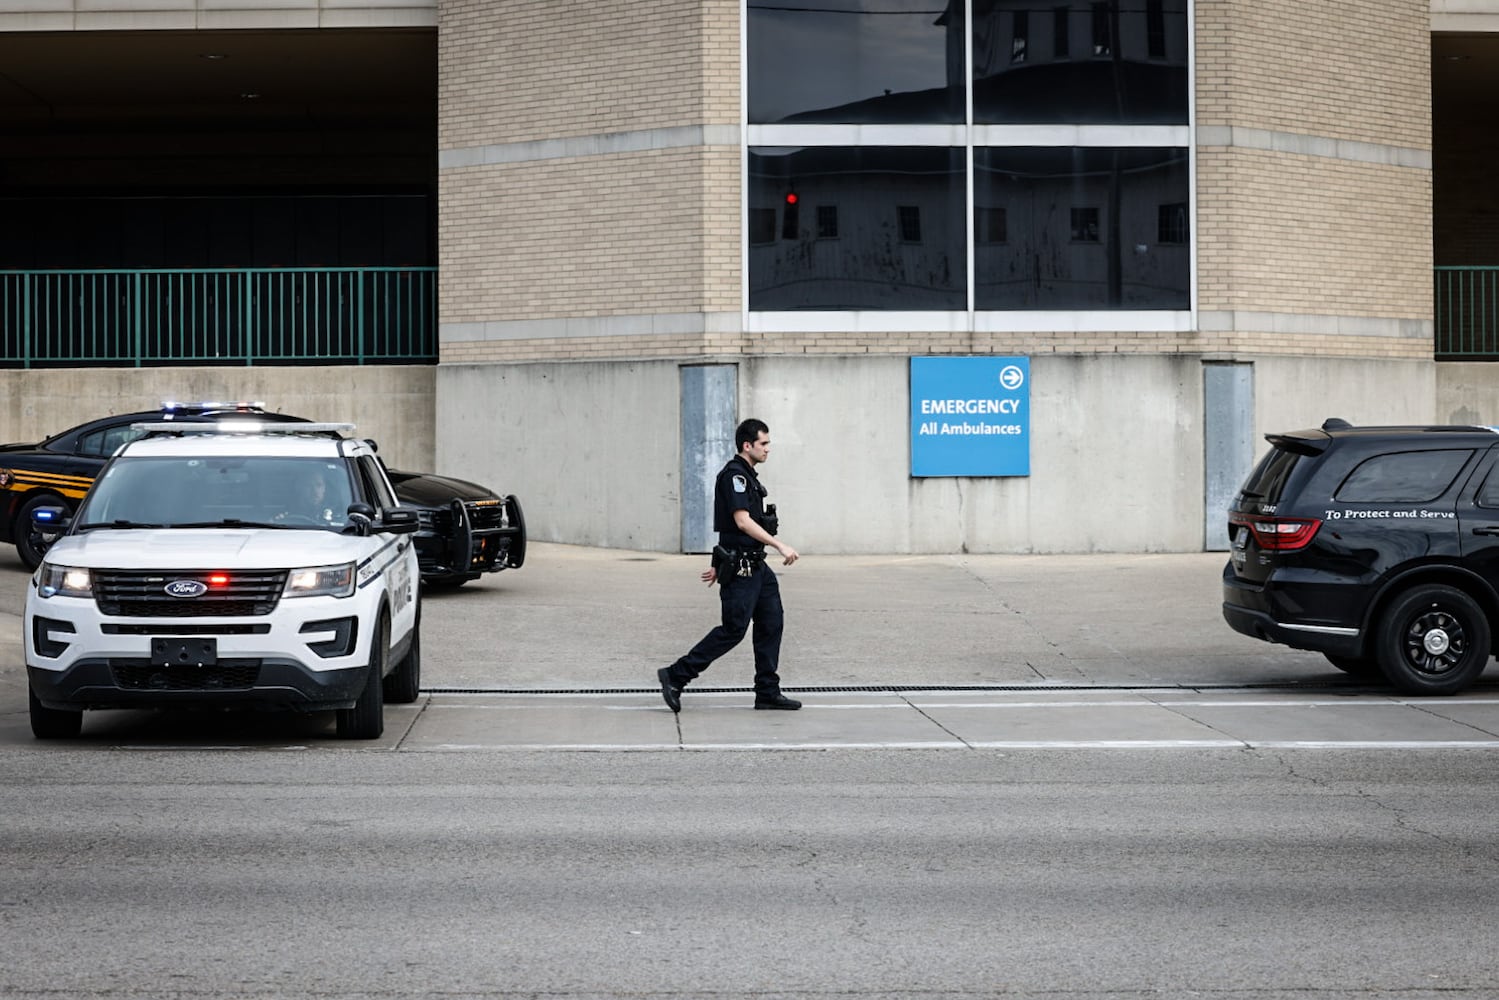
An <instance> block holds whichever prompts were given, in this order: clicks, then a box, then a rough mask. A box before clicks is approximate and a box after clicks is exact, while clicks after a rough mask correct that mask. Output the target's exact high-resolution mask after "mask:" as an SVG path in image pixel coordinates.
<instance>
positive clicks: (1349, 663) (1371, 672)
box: [1322, 653, 1384, 677]
mask: <svg viewBox="0 0 1499 1000" xmlns="http://www.w3.org/2000/svg"><path fill="white" fill-rule="evenodd" d="M1322 655H1323V656H1325V657H1327V662H1328V663H1331V664H1332V665H1333V666H1335V667H1337V668H1338V669H1339V670H1341V671H1343V673H1345V674H1348V675H1349V676H1351V677H1380V676H1383V674H1384V671H1382V670H1380V669H1379V664H1378V663H1375V662H1374V661H1373V660H1368V659H1365V658H1364V657H1362V656H1335V655H1333V654H1332V653H1323V654H1322Z"/></svg>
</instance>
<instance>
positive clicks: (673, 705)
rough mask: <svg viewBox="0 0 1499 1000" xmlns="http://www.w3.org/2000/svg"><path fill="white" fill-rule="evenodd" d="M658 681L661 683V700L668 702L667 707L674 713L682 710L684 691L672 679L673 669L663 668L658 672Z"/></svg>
mask: <svg viewBox="0 0 1499 1000" xmlns="http://www.w3.org/2000/svg"><path fill="white" fill-rule="evenodd" d="M656 679H657V680H659V681H660V682H661V700H662V701H664V702H666V707H667V708H669V709H671V710H672V711H673V712H680V711H681V710H682V689H681V688H680V687H679V686H678V685H677V682H676V681H674V680H672V679H671V667H662V668H661V669H660V670H658V671H656Z"/></svg>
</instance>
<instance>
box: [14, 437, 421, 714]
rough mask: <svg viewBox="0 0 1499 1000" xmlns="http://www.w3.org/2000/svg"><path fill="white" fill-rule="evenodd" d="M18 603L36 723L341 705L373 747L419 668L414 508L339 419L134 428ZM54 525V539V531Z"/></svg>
mask: <svg viewBox="0 0 1499 1000" xmlns="http://www.w3.org/2000/svg"><path fill="white" fill-rule="evenodd" d="M140 427H141V429H144V430H146V431H147V432H148V433H147V435H146V436H145V437H142V438H140V439H138V440H135V441H132V442H130V443H129V444H126V445H124V446H123V447H122V448H121V449H120V450H119V451H118V452H116V453H115V455H114V457H113V458H112V459H111V460H110V462H109V464H108V465H106V466H105V467H104V469H103V471H102V472H101V473H100V475H99V477H98V479H97V480H96V481H95V483H94V485H93V487H92V488H91V489H90V491H89V493H88V496H87V497H86V498H85V499H84V501H83V504H82V506H81V507H80V508H79V509H78V511H77V513H76V514H75V515H74V516H73V517H72V518H66V511H65V510H64V509H63V508H60V507H57V508H43V509H42V510H39V511H37V512H36V513H35V514H34V515H33V516H34V517H35V518H37V519H38V520H39V521H42V522H46V521H47V520H48V519H52V520H53V521H61V523H62V530H63V531H64V532H65V534H63V536H62V537H61V538H59V539H58V541H57V542H56V544H55V545H53V546H52V548H50V549H49V550H48V551H47V553H46V557H45V560H44V561H43V562H42V564H41V566H40V567H38V569H37V571H36V575H35V576H34V577H33V578H32V582H31V587H30V589H29V590H28V592H27V595H26V613H25V623H24V630H25V644H26V672H27V675H28V679H29V681H30V694H31V728H32V732H33V733H35V734H36V736H37V737H38V738H40V739H55V738H65V737H71V736H76V735H78V734H79V732H80V730H81V726H82V720H83V711H84V710H85V709H102V708H146V707H152V708H161V707H177V706H181V707H197V708H241V707H246V708H269V709H292V710H298V711H317V710H327V709H332V710H335V712H336V719H337V731H338V735H339V736H340V737H343V738H346V739H374V738H376V737H378V736H379V735H380V734H381V733H382V732H383V731H384V728H385V721H384V703H385V702H386V701H391V702H411V701H415V700H416V698H417V696H418V685H419V683H420V674H421V641H420V618H421V613H420V606H419V603H418V602H419V598H418V585H419V582H420V577H419V574H418V568H417V558H416V548H415V546H414V545H413V544H412V537H411V535H412V533H413V532H415V531H416V530H417V516H416V512H415V511H414V510H412V509H411V508H407V507H401V506H399V505H398V504H397V502H396V497H395V491H394V490H393V489H392V488H391V484H390V481H389V480H388V479H387V477H386V475H385V470H384V468H383V467H382V466H381V464H380V463H379V462H378V461H376V459H375V453H374V448H373V446H372V444H371V443H370V442H367V441H361V440H355V439H352V438H347V437H344V436H343V435H344V434H345V433H346V432H348V431H351V430H352V429H353V428H352V425H350V424H307V423H300V424H296V423H282V424H276V423H261V422H257V421H245V422H231V421H221V422H219V423H217V424H192V425H185V424H180V423H171V424H142V425H140ZM52 530H57V529H56V527H55V526H54V528H53V529H52Z"/></svg>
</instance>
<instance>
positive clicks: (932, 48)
mask: <svg viewBox="0 0 1499 1000" xmlns="http://www.w3.org/2000/svg"><path fill="white" fill-rule="evenodd" d="M746 14H747V16H746V30H747V32H748V45H747V51H748V106H749V120H750V122H751V123H753V124H769V123H779V122H785V123H792V122H821V123H839V124H846V123H853V124H876V123H883V124H888V123H905V124H913V123H914V124H932V123H953V122H961V121H963V82H964V80H963V77H964V72H965V70H964V60H963V46H964V40H965V37H964V33H963V3H962V0H749V2H748V4H747V5H746Z"/></svg>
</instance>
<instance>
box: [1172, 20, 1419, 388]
mask: <svg viewBox="0 0 1499 1000" xmlns="http://www.w3.org/2000/svg"><path fill="white" fill-rule="evenodd" d="M1430 16H1431V11H1430V5H1429V2H1427V0H1198V3H1197V6H1196V30H1197V125H1198V130H1199V136H1200V143H1199V148H1198V158H1197V199H1198V200H1197V205H1198V217H1197V246H1198V279H1199V280H1198V298H1199V307H1200V309H1201V310H1203V311H1204V312H1209V311H1236V312H1247V313H1276V314H1291V315H1300V316H1303V317H1308V316H1309V317H1324V316H1335V317H1344V318H1348V319H1354V320H1356V319H1358V318H1383V319H1388V320H1393V321H1408V322H1414V323H1420V322H1423V321H1426V322H1429V321H1430V319H1431V315H1432V302H1431V287H1432V278H1431V266H1432V249H1431V247H1432V237H1431V231H1432V222H1431V218H1432V195H1431V169H1430V159H1429V151H1430V149H1431V92H1430V48H1431V43H1430ZM1229 129H1232V130H1233V131H1232V132H1229ZM1225 133H1228V135H1227V136H1225ZM1250 325H1251V326H1252V323H1251V324H1250ZM1315 325H1316V324H1312V323H1309V324H1308V326H1309V328H1308V329H1307V330H1304V331H1300V332H1294V331H1286V330H1281V331H1279V332H1275V333H1272V332H1269V331H1265V330H1257V329H1253V328H1244V326H1245V324H1244V323H1240V324H1238V326H1237V328H1236V329H1234V330H1233V331H1232V332H1231V333H1229V334H1218V335H1215V336H1216V337H1217V338H1218V339H1221V340H1225V341H1228V342H1230V343H1231V344H1232V345H1233V347H1232V349H1233V350H1237V351H1249V352H1257V351H1268V352H1274V353H1279V352H1280V351H1282V350H1283V349H1285V348H1284V344H1283V342H1284V340H1285V339H1286V337H1287V334H1288V333H1290V335H1291V337H1292V339H1293V340H1294V342H1295V343H1294V344H1292V345H1290V349H1291V351H1292V352H1293V353H1294V352H1296V351H1297V350H1299V352H1301V353H1306V354H1320V355H1337V356H1356V357H1409V358H1420V357H1429V356H1430V352H1431V344H1430V340H1429V338H1426V339H1423V338H1421V337H1410V336H1404V337H1401V336H1392V337H1381V336H1353V337H1349V336H1336V335H1327V334H1322V333H1317V332H1314V331H1313V330H1312V329H1310V327H1312V326H1315ZM1298 345H1299V346H1298Z"/></svg>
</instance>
